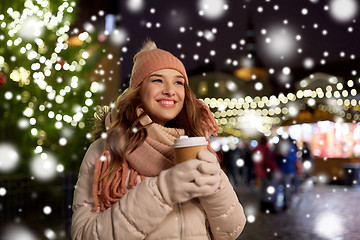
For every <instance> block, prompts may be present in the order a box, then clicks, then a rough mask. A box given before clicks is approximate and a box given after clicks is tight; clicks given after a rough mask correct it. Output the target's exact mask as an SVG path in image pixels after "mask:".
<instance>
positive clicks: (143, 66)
mask: <svg viewBox="0 0 360 240" xmlns="http://www.w3.org/2000/svg"><path fill="white" fill-rule="evenodd" d="M133 61H134V66H133V68H132V72H131V78H130V87H135V86H138V85H139V84H140V83H141V82H142V81H143V80H144V79H145V78H146V77H147V76H149V75H150V74H151V73H153V72H155V71H158V70H161V69H175V70H177V71H178V72H180V73H181V74H182V75H183V76H184V78H185V81H186V83H189V82H188V77H187V74H186V70H185V67H184V65H183V63H182V62H181V61H180V60H179V59H178V58H177V57H175V56H174V55H172V54H171V53H169V52H167V51H164V50H162V49H159V48H157V47H156V44H155V43H154V42H153V41H147V42H146V43H145V44H144V45H143V48H142V49H141V51H140V52H138V53H137V54H136V55H135V56H134V59H133Z"/></svg>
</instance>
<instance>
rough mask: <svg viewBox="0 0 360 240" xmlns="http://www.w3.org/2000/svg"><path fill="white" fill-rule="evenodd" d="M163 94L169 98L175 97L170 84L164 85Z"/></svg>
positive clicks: (173, 89)
mask: <svg viewBox="0 0 360 240" xmlns="http://www.w3.org/2000/svg"><path fill="white" fill-rule="evenodd" d="M163 93H164V94H166V95H169V96H173V95H175V88H174V86H172V85H171V84H165V85H164V88H163Z"/></svg>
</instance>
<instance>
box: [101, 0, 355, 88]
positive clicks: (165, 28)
mask: <svg viewBox="0 0 360 240" xmlns="http://www.w3.org/2000/svg"><path fill="white" fill-rule="evenodd" d="M358 4H359V3H358V1H355V0H292V1H289V0H197V1H184V0H172V1H161V0H147V1H143V0H132V1H130V0H127V1H120V2H111V3H110V4H108V5H109V6H108V8H109V9H110V10H109V9H108V11H111V12H113V13H115V14H116V15H117V24H116V28H118V29H119V30H120V32H121V36H122V39H123V40H121V43H122V44H121V51H122V55H121V64H120V68H121V72H122V74H121V80H120V81H121V82H126V81H127V80H128V78H129V74H130V72H131V67H132V57H133V56H134V55H135V54H136V52H137V51H138V50H139V49H140V47H141V44H142V42H143V41H144V40H145V39H146V38H147V37H148V38H151V39H152V40H154V41H155V42H156V44H157V45H158V47H159V48H162V49H165V50H168V51H170V52H172V53H173V54H174V55H176V56H177V57H179V58H180V59H181V60H182V61H183V62H184V64H185V67H186V69H187V71H188V72H189V75H191V74H192V73H199V72H201V71H205V70H206V69H207V70H209V69H210V70H217V71H226V72H229V73H232V72H233V71H234V70H235V69H236V68H237V67H239V65H241V62H240V61H239V60H240V58H241V57H242V56H244V55H245V52H246V51H245V46H246V45H245V43H244V40H245V39H246V30H247V26H248V21H249V18H251V19H252V21H253V28H254V34H255V39H256V40H255V41H256V47H257V50H256V52H257V54H258V57H259V59H260V60H261V61H262V63H263V64H264V65H265V67H266V68H268V69H273V70H274V73H273V74H271V75H270V78H271V79H272V81H274V83H275V84H279V85H284V84H286V83H292V82H294V81H299V80H301V79H298V78H299V76H296V75H295V76H291V74H290V75H289V77H288V78H287V80H280V77H279V74H281V73H282V69H283V68H284V67H289V68H290V69H291V71H292V73H295V72H298V71H299V70H300V71H301V72H303V71H305V72H306V73H305V74H307V73H312V72H313V71H317V70H318V69H319V68H321V67H323V68H324V66H327V65H329V66H330V67H329V68H330V69H332V68H334V67H333V66H335V68H336V66H339V68H340V67H341V68H344V66H345V67H346V66H348V68H349V69H346V70H345V73H346V75H349V76H350V75H351V76H354V78H355V76H356V77H358V73H357V72H354V70H356V69H354V65H350V64H349V63H351V62H356V61H357V62H358V57H359V55H360V47H359V43H358V42H359V40H358V39H359V37H360V26H359V6H358ZM201 6H202V7H201ZM114 9H117V10H116V11H115V10H114ZM105 11H106V9H105ZM214 15H216V17H212V16H214ZM337 63H342V65H341V66H340V65H339V64H337ZM355 68H356V64H355Z"/></svg>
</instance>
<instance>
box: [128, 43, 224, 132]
mask: <svg viewBox="0 0 360 240" xmlns="http://www.w3.org/2000/svg"><path fill="white" fill-rule="evenodd" d="M133 61H134V66H133V68H132V72H131V77H130V87H136V86H138V85H139V84H140V83H141V82H142V81H143V80H144V79H145V78H146V77H147V76H149V75H150V74H151V73H153V72H155V71H158V70H161V69H175V70H177V71H178V72H179V73H181V74H182V75H183V77H184V78H185V82H186V83H187V84H189V80H188V77H187V74H186V70H185V67H184V64H183V63H182V62H181V61H180V60H179V59H178V58H177V57H175V56H174V55H172V54H171V53H169V52H167V51H164V50H162V49H159V48H157V46H156V44H155V43H154V42H153V41H151V40H148V41H147V42H145V43H144V45H143V47H142V49H141V51H140V52H138V53H137V54H136V55H135V56H134V59H133ZM197 104H198V106H199V107H200V108H201V109H203V110H205V111H202V113H201V119H200V121H201V123H202V125H203V126H204V128H205V129H207V131H208V132H209V134H210V135H217V134H216V133H217V131H219V127H218V125H217V123H216V120H215V118H214V116H213V114H212V113H211V111H210V109H209V108H208V107H207V106H206V105H205V103H204V102H202V101H200V100H198V99H197Z"/></svg>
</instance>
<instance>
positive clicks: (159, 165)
mask: <svg viewBox="0 0 360 240" xmlns="http://www.w3.org/2000/svg"><path fill="white" fill-rule="evenodd" d="M140 122H141V123H142V124H143V125H144V126H145V125H147V124H149V123H151V119H150V118H149V117H148V116H146V117H144V118H142V119H141V121H140ZM146 130H147V133H148V137H147V138H146V139H145V141H144V143H143V144H141V145H140V146H139V147H138V148H137V149H136V150H134V151H133V152H131V153H128V154H127V155H126V159H125V160H124V161H122V164H121V167H120V168H118V169H117V171H116V172H115V174H113V175H111V176H106V177H104V178H102V179H101V180H100V178H101V176H103V174H104V173H105V171H106V170H107V168H108V167H109V165H110V162H111V155H110V152H109V151H104V152H103V153H102V155H101V157H100V158H99V159H98V160H97V161H96V164H95V173H94V183H93V197H94V208H93V210H94V211H96V210H98V208H99V207H100V210H101V211H104V210H105V209H107V208H109V207H111V206H112V205H114V204H115V203H116V202H117V201H119V199H120V198H121V197H123V196H124V195H125V194H126V192H127V190H128V189H131V188H132V187H134V186H135V185H136V184H137V177H138V176H140V177H141V180H143V179H144V178H145V176H146V177H152V176H157V175H158V174H159V173H160V172H161V171H162V170H164V169H168V168H170V167H172V166H174V150H173V147H172V145H173V143H174V141H175V139H176V138H178V137H179V136H181V135H184V134H185V131H184V130H183V129H176V128H166V127H163V126H161V125H159V124H156V123H152V124H150V125H148V126H147V127H146ZM125 141H126V139H125V137H122V138H121V140H120V143H119V144H120V148H122V149H123V148H124V146H125Z"/></svg>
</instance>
